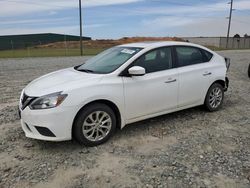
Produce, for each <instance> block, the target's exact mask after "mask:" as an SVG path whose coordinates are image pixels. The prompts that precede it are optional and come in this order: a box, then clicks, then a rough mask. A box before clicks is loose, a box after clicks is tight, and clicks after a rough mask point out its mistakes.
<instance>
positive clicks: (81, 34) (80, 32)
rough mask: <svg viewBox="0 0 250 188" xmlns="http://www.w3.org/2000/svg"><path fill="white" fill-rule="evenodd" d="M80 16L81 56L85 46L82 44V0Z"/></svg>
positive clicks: (80, 1)
mask: <svg viewBox="0 0 250 188" xmlns="http://www.w3.org/2000/svg"><path fill="white" fill-rule="evenodd" d="M79 17H80V52H81V56H82V55H83V46H82V0H79Z"/></svg>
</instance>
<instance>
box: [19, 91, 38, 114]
mask: <svg viewBox="0 0 250 188" xmlns="http://www.w3.org/2000/svg"><path fill="white" fill-rule="evenodd" d="M35 99H36V97H29V96H28V95H26V94H25V93H23V96H22V99H21V104H22V106H21V109H22V110H24V109H25V108H26V107H27V106H29V105H30V103H31V102H32V101H33V100H35Z"/></svg>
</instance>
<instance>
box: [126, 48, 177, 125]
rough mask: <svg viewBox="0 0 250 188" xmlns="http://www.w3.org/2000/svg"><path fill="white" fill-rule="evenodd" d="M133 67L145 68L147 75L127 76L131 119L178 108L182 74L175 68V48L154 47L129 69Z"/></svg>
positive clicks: (127, 104)
mask: <svg viewBox="0 0 250 188" xmlns="http://www.w3.org/2000/svg"><path fill="white" fill-rule="evenodd" d="M132 66H141V67H143V68H145V70H146V74H145V75H143V76H131V77H126V76H125V77H123V84H124V96H125V97H124V98H125V112H126V119H127V120H128V122H130V121H133V119H137V118H140V117H143V116H147V115H152V114H156V113H161V112H164V111H166V110H170V109H174V108H176V107H177V97H178V94H177V91H178V73H177V70H176V69H172V48H171V47H165V48H158V49H155V50H152V51H150V52H148V53H146V54H144V55H142V56H141V57H140V58H138V59H137V60H136V61H135V62H134V63H132V64H131V65H130V66H129V67H128V68H130V67H132ZM141 119H142V118H141Z"/></svg>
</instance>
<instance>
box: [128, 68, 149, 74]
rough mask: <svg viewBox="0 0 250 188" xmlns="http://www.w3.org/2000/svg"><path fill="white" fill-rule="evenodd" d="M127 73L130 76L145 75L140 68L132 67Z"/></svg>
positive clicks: (143, 70) (144, 71)
mask: <svg viewBox="0 0 250 188" xmlns="http://www.w3.org/2000/svg"><path fill="white" fill-rule="evenodd" d="M128 73H129V75H131V76H143V75H145V74H146V70H145V69H144V68H143V67H140V66H134V67H131V68H130V69H128Z"/></svg>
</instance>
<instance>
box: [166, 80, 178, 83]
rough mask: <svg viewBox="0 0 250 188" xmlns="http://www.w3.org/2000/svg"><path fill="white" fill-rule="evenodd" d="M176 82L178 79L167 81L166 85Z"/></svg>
mask: <svg viewBox="0 0 250 188" xmlns="http://www.w3.org/2000/svg"><path fill="white" fill-rule="evenodd" d="M176 81H177V80H176V79H173V80H168V81H165V84H168V83H172V82H176Z"/></svg>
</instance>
